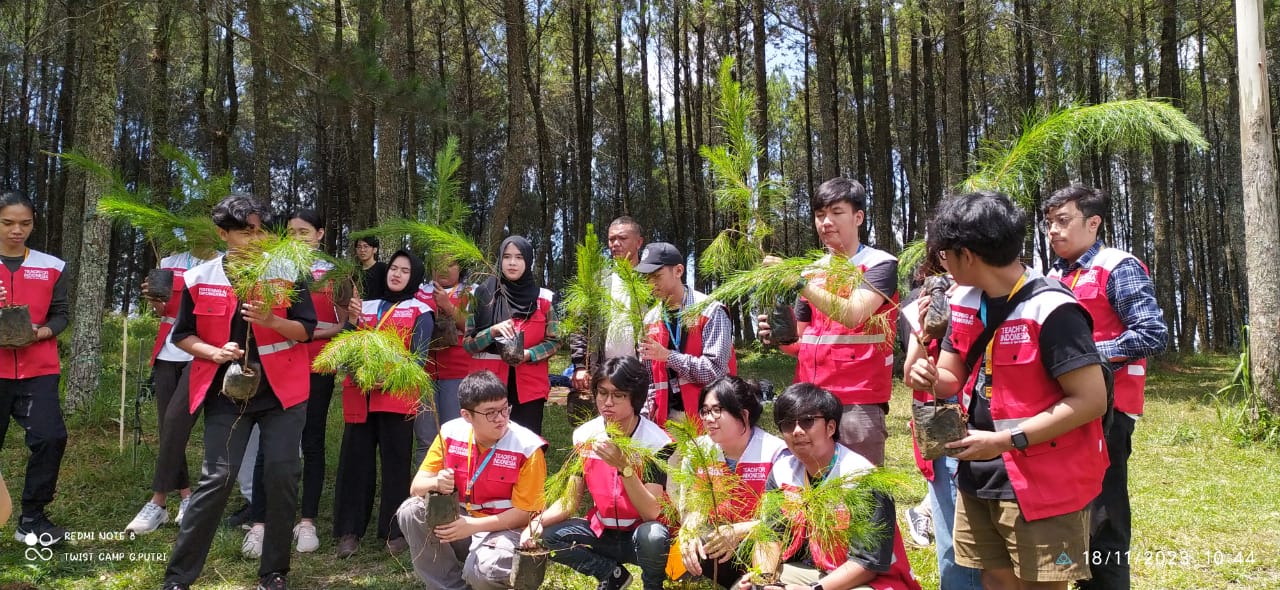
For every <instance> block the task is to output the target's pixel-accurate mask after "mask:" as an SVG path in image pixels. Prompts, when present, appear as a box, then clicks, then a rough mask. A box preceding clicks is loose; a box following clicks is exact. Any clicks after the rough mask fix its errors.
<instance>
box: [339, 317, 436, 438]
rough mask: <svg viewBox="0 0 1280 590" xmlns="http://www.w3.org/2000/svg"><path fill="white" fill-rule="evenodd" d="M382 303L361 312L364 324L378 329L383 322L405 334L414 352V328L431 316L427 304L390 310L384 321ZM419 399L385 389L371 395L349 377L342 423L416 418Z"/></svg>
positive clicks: (344, 396) (407, 343) (346, 380)
mask: <svg viewBox="0 0 1280 590" xmlns="http://www.w3.org/2000/svg"><path fill="white" fill-rule="evenodd" d="M380 305H382V300H381V299H370V300H369V301H365V302H364V306H363V307H362V308H361V309H360V323H361V324H363V325H365V326H376V325H378V323H379V322H383V324H382V326H383V327H391V328H395V329H396V331H398V332H400V333H401V334H404V344H405V346H406V347H409V348H410V350H412V347H413V325H414V324H415V323H417V321H418V317H420V316H422V315H423V314H429V313H431V309H430V308H428V307H427V306H426V304H424V303H422V302H421V301H418V300H417V299H406V300H404V301H401V302H400V303H398V304H396V305H395V307H392V308H391V309H389V310H387V311H386V312H385V313H384V314H383V316H382V317H380V316H378V307H379V306H380ZM418 397H419V396H418V395H417V394H416V393H415V394H410V395H404V394H392V393H387V392H385V391H382V390H381V389H371V390H369V392H368V393H365V392H364V391H361V390H360V388H359V387H358V386H357V385H356V384H355V381H352V380H351V376H350V375H348V376H347V378H346V379H344V380H343V381H342V419H343V420H345V421H346V422H348V423H350V424H363V423H364V422H365V421H366V420H368V419H369V412H390V413H393V414H408V415H414V414H417V413H418Z"/></svg>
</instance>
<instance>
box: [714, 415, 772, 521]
mask: <svg viewBox="0 0 1280 590" xmlns="http://www.w3.org/2000/svg"><path fill="white" fill-rule="evenodd" d="M698 444H699V445H700V446H702V447H704V448H707V449H710V450H711V452H713V453H715V455H716V456H717V458H718V459H719V460H720V463H717V464H716V465H714V466H713V467H712V468H711V469H710V470H708V471H707V474H709V475H711V477H713V478H716V477H719V476H723V475H727V474H729V473H730V471H729V465H728V464H727V463H725V462H724V454H723V452H722V451H721V449H720V446H719V445H717V444H716V443H714V442H712V441H711V438H710V437H708V436H706V435H703V436H700V437H698ZM785 450H787V443H785V442H783V441H782V439H780V438H778V437H776V436H774V435H772V434H769V433H768V432H765V431H764V430H762V429H760V428H759V427H756V428H753V429H752V431H751V441H750V442H748V443H747V448H746V449H744V450H743V451H742V456H741V457H739V458H738V464H737V465H735V466H734V468H733V471H732V473H733V474H734V475H737V476H738V478H739V481H738V482H737V483H738V484H739V485H737V486H735V487H733V488H729V489H725V490H724V496H723V498H724V500H723V501H721V502H720V504H719V506H717V507H716V510H715V515H716V516H717V517H719V518H720V519H721V521H722V522H745V521H748V520H751V519H752V518H755V516H756V506H757V505H759V503H760V496H761V495H762V494H764V486H765V482H767V481H769V474H770V473H772V472H773V464H774V462H776V461H777V460H778V457H780V456H782V452H783V451H785ZM699 475H703V474H699ZM699 483H700V485H701V483H702V482H699ZM720 492H721V490H720V489H719V488H717V489H716V495H717V496H720Z"/></svg>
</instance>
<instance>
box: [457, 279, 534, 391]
mask: <svg viewBox="0 0 1280 590" xmlns="http://www.w3.org/2000/svg"><path fill="white" fill-rule="evenodd" d="M553 297H554V294H553V293H552V292H551V290H550V289H543V290H542V291H541V292H540V293H539V294H538V308H537V309H535V310H534V312H533V315H532V316H529V318H528V319H524V320H513V322H514V323H515V327H516V331H517V332H524V347H525V349H529V348H533V347H534V346H537V345H539V344H542V342H543V341H544V340H546V336H547V322H549V321H550V319H551V300H552V298H553ZM473 359H474V360H473V363H472V365H471V370H472V371H479V370H481V369H488V370H490V371H493V374H494V375H497V376H498V379H499V380H500V381H502V384H503V385H506V384H507V376H508V374H507V373H508V371H509V370H510V368H511V365H508V364H507V363H506V362H505V361H503V360H502V357H500V356H498V355H496V354H493V353H490V352H481V353H477V354H475V355H474V357H473ZM549 360H550V359H543V360H541V361H538V362H536V363H520V364H519V365H516V396H517V398H518V399H519V400H520V403H522V404H523V403H527V402H531V401H534V400H540V399H547V397H548V396H549V395H550V394H551V379H550V373H548V369H547V363H548V362H549Z"/></svg>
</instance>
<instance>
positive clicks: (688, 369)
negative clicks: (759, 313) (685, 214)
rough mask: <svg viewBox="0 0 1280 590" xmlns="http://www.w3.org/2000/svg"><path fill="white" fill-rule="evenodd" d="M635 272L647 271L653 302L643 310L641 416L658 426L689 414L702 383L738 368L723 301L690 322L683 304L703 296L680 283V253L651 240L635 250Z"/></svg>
mask: <svg viewBox="0 0 1280 590" xmlns="http://www.w3.org/2000/svg"><path fill="white" fill-rule="evenodd" d="M636 272H639V273H640V274H643V275H648V279H649V284H650V285H652V286H653V294H654V295H655V296H657V298H658V304H657V305H656V306H654V308H653V309H651V310H649V313H647V314H645V318H644V321H645V328H646V330H647V333H646V334H645V339H644V341H643V342H641V343H640V360H643V361H645V362H647V363H648V364H649V370H650V371H651V373H652V376H651V378H650V379H651V382H650V384H649V400H648V402H647V403H646V404H645V415H646V417H648V418H650V419H652V420H653V421H654V422H655V423H656V424H657V425H658V426H665V425H666V423H667V420H681V419H684V418H685V417H686V412H692V413H693V415H694V417H693V419H694V421H695V422H696V421H698V419H697V417H696V416H697V412H696V410H697V409H698V398H699V397H700V396H701V394H702V389H703V388H704V387H706V386H707V384H708V383H711V382H712V381H715V380H716V379H719V378H721V377H724V376H725V375H734V374H737V372H738V362H737V358H736V357H735V356H734V353H733V324H732V323H730V321H729V314H728V313H727V312H726V311H725V308H724V305H722V304H720V303H713V304H712V305H710V306H708V307H707V309H706V311H704V312H702V315H701V316H699V317H698V318H697V319H696V320H692V321H691V320H688V319H687V318H685V317H684V316H683V312H684V310H685V309H686V308H688V307H690V306H692V305H694V304H695V303H699V302H701V301H703V300H705V299H706V298H707V296H706V295H703V294H702V293H700V292H698V291H696V290H694V289H692V288H689V287H688V286H686V285H685V284H684V255H682V254H681V253H680V251H679V250H678V249H676V247H675V246H673V245H671V244H668V243H666V242H654V243H652V244H649V245H648V246H646V247H645V249H644V252H642V253H641V254H640V264H639V265H637V266H636Z"/></svg>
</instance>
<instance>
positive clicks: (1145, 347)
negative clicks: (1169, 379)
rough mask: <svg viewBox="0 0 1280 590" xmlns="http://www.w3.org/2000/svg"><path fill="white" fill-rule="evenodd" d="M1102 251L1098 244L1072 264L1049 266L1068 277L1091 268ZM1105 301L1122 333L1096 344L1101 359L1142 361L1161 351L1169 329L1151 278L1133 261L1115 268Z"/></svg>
mask: <svg viewBox="0 0 1280 590" xmlns="http://www.w3.org/2000/svg"><path fill="white" fill-rule="evenodd" d="M1101 250H1102V240H1098V241H1097V242H1094V243H1093V246H1090V247H1089V249H1088V250H1086V251H1085V253H1084V254H1082V255H1081V256H1080V258H1078V259H1077V260H1076V261H1075V262H1073V263H1068V262H1067V261H1066V260H1063V259H1061V258H1059V259H1057V260H1055V261H1054V262H1053V268H1054V269H1055V270H1058V271H1059V272H1061V273H1062V276H1064V277H1065V276H1068V275H1070V274H1071V273H1073V272H1075V271H1076V269H1079V268H1088V267H1090V266H1092V263H1093V259H1094V257H1095V256H1097V255H1098V252H1099V251H1101ZM1107 301H1108V302H1110V303H1111V309H1114V310H1115V312H1116V315H1117V316H1119V318H1120V323H1122V324H1124V327H1125V331H1124V332H1123V333H1121V334H1120V335H1119V336H1117V337H1116V338H1115V339H1112V340H1102V341H1100V342H1098V343H1097V344H1098V352H1100V353H1102V355H1103V356H1105V357H1107V358H1110V359H1113V358H1126V359H1142V358H1147V357H1151V356H1155V355H1157V354H1160V353H1161V352H1163V351H1164V349H1165V346H1167V344H1168V341H1169V328H1168V327H1167V326H1165V323H1164V312H1162V311H1161V310H1160V304H1159V303H1157V302H1156V290H1155V285H1154V284H1153V283H1152V281H1151V276H1150V275H1148V274H1147V272H1146V271H1145V270H1143V268H1142V265H1141V264H1139V263H1138V261H1137V260H1136V259H1133V258H1129V259H1126V260H1124V261H1123V262H1121V263H1120V264H1117V265H1116V267H1115V269H1113V270H1112V271H1111V276H1110V278H1109V279H1108V280H1107Z"/></svg>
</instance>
